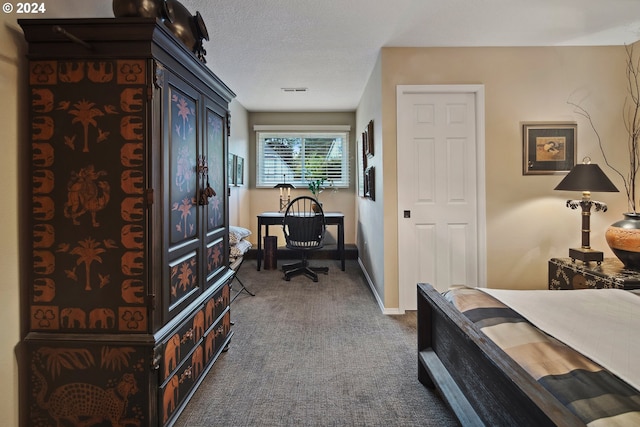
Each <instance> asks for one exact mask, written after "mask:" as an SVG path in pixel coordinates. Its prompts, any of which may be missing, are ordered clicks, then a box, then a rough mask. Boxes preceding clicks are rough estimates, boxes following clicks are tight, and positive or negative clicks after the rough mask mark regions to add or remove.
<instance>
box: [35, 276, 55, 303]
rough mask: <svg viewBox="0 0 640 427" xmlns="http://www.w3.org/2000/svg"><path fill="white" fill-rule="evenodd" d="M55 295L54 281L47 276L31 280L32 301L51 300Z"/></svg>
mask: <svg viewBox="0 0 640 427" xmlns="http://www.w3.org/2000/svg"><path fill="white" fill-rule="evenodd" d="M55 296H56V282H54V280H53V279H49V278H37V279H35V280H34V281H33V302H51V301H53V298H55Z"/></svg>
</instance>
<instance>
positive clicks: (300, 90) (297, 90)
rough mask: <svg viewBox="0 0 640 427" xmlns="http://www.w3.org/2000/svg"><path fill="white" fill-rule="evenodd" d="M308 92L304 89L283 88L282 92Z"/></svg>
mask: <svg viewBox="0 0 640 427" xmlns="http://www.w3.org/2000/svg"><path fill="white" fill-rule="evenodd" d="M307 90H309V89H308V88H306V87H283V88H282V91H283V92H285V93H301V92H306V91H307Z"/></svg>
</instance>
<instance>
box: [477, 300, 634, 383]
mask: <svg viewBox="0 0 640 427" xmlns="http://www.w3.org/2000/svg"><path fill="white" fill-rule="evenodd" d="M479 289H480V288H479ZM481 290H482V291H484V292H486V293H488V294H489V295H491V296H493V297H494V298H496V299H498V300H499V301H501V302H503V303H504V304H506V305H508V306H509V307H511V308H512V309H514V310H515V311H517V312H518V313H519V314H520V315H522V316H523V317H524V318H526V319H527V320H528V321H529V322H531V323H532V324H534V325H535V326H536V327H538V328H539V329H541V330H543V331H544V332H546V333H547V334H549V335H551V336H553V337H555V338H556V339H558V340H560V341H562V342H564V343H565V344H567V345H568V346H570V347H573V348H574V349H575V350H577V351H579V352H580V353H582V354H584V355H585V356H587V357H589V358H590V359H592V360H593V361H594V362H596V363H599V364H600V365H602V366H603V367H605V368H606V369H608V370H609V371H610V372H612V373H614V374H615V375H617V376H618V377H620V378H621V379H622V380H624V381H626V382H627V383H628V384H630V385H632V386H633V387H635V388H636V389H638V390H640V368H639V365H638V364H639V363H640V296H638V295H634V294H632V293H630V292H628V291H624V290H621V289H581V290H573V291H555V290H554V291H546V290H521V291H517V290H504V289H486V288H482V289H481Z"/></svg>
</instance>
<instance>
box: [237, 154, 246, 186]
mask: <svg viewBox="0 0 640 427" xmlns="http://www.w3.org/2000/svg"><path fill="white" fill-rule="evenodd" d="M236 185H244V158H242V157H239V156H236Z"/></svg>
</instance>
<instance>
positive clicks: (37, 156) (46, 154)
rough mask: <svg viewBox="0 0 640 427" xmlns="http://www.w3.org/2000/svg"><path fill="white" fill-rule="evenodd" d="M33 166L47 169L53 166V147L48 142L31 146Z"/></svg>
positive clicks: (35, 143)
mask: <svg viewBox="0 0 640 427" xmlns="http://www.w3.org/2000/svg"><path fill="white" fill-rule="evenodd" d="M31 149H32V154H31V155H32V160H33V165H34V166H36V167H43V168H47V167H49V166H51V165H53V146H52V145H51V144H49V143H48V142H34V143H33V144H31Z"/></svg>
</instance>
